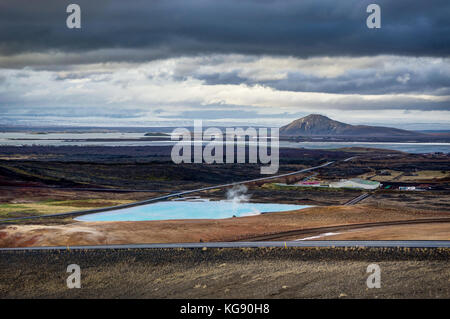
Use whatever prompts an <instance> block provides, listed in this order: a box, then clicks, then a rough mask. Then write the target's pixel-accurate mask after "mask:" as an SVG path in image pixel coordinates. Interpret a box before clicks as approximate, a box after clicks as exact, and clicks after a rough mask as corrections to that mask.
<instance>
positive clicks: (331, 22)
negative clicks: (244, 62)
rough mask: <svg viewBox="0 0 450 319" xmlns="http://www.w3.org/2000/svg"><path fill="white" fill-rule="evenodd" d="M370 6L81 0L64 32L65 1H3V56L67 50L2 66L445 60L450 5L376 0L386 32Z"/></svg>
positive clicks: (449, 47) (349, 0)
mask: <svg viewBox="0 0 450 319" xmlns="http://www.w3.org/2000/svg"><path fill="white" fill-rule="evenodd" d="M371 2H372V1H371V0H364V1H360V0H346V1H339V2H337V1H335V0H333V1H331V0H324V1H317V0H304V1H294V0H286V1H281V0H273V1H270V0H265V1H260V0H244V1H242V0H239V1H238V0H226V1H213V0H192V1H186V0H167V1H155V0H151V1H145V0H133V1H109V0H108V1H107V0H97V1H88V0H78V1H77V3H78V4H79V5H80V6H81V8H82V29H81V30H70V29H67V28H66V26H65V19H66V16H67V14H66V13H65V8H66V6H67V5H68V4H69V3H70V2H69V1H61V0H41V1H29V0H15V1H5V0H2V1H1V2H0V54H1V55H3V56H9V57H12V56H14V55H17V54H26V53H36V52H41V53H48V52H63V53H64V54H65V55H63V56H62V57H60V58H59V60H56V61H55V60H53V61H52V60H45V58H41V59H33V57H32V56H29V57H28V58H23V59H22V60H20V59H18V60H14V61H13V60H8V59H6V60H5V62H3V64H4V66H7V67H10V66H20V65H27V64H33V63H37V64H38V65H39V64H58V63H59V64H64V63H92V62H95V61H103V62H104V61H148V60H151V59H158V58H167V57H170V56H183V55H198V54H211V53H224V54H226V53H240V54H256V55H261V54H266V55H287V56H297V57H308V56H325V55H326V56H343V55H351V56H362V55H377V54H395V55H411V56H448V55H449V53H450V33H449V32H448V30H449V27H450V19H448V15H449V14H450V3H449V2H448V1H447V0H436V1H434V2H433V3H432V4H430V3H429V2H426V1H422V0H415V1H407V0H396V1H391V0H378V1H377V3H378V4H379V5H380V6H381V8H382V28H381V29H377V30H374V29H368V28H367V27H366V25H365V20H366V17H367V15H368V14H367V13H366V7H367V5H368V4H369V3H371ZM102 50H103V51H102ZM98 51H100V53H96V52H98ZM82 53H83V54H82ZM86 53H87V54H86ZM34 60H36V61H34Z"/></svg>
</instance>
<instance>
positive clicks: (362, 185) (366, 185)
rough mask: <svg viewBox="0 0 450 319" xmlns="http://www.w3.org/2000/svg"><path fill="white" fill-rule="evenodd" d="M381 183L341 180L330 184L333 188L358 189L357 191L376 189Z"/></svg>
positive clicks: (356, 179)
mask: <svg viewBox="0 0 450 319" xmlns="http://www.w3.org/2000/svg"><path fill="white" fill-rule="evenodd" d="M380 185H381V183H380V182H376V181H368V180H364V179H361V178H352V179H343V180H341V181H339V182H334V183H330V187H334V188H358V189H377V188H378V187H380Z"/></svg>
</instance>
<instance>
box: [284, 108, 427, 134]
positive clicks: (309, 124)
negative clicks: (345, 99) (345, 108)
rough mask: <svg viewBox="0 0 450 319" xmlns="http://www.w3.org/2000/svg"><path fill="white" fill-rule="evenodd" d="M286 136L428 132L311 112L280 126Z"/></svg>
mask: <svg viewBox="0 0 450 319" xmlns="http://www.w3.org/2000/svg"><path fill="white" fill-rule="evenodd" d="M280 135H284V136H348V137H356V136H364V137H423V136H426V134H422V133H419V132H413V131H407V130H401V129H396V128H392V127H383V126H368V125H351V124H346V123H342V122H338V121H334V120H332V119H330V118H328V117H326V116H323V115H319V114H311V115H308V116H305V117H302V118H301V119H298V120H295V121H293V122H291V123H289V124H288V125H285V126H283V127H281V128H280Z"/></svg>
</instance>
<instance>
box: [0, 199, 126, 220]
mask: <svg viewBox="0 0 450 319" xmlns="http://www.w3.org/2000/svg"><path fill="white" fill-rule="evenodd" d="M131 202H132V201H131V200H108V199H80V200H76V199H74V200H52V199H49V200H43V201H37V202H31V203H7V204H0V218H11V217H22V216H33V215H49V214H58V213H65V212H70V211H76V210H84V209H92V208H98V207H107V206H116V205H121V204H127V203H131Z"/></svg>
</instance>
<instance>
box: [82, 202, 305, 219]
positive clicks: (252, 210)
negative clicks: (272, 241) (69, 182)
mask: <svg viewBox="0 0 450 319" xmlns="http://www.w3.org/2000/svg"><path fill="white" fill-rule="evenodd" d="M307 207H310V206H306V205H288V204H262V203H234V202H232V201H225V200H223V201H199V202H194V201H168V202H159V203H155V204H150V205H143V206H136V207H131V208H124V209H119V210H115V211H109V212H104V213H96V214H89V215H84V216H80V217H77V218H75V220H79V221H86V222H88V221H89V222H96V221H143V220H167V219H220V218H230V217H233V215H234V216H236V217H242V216H251V215H257V214H260V213H268V212H281V211H289V210H296V209H303V208H307Z"/></svg>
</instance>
